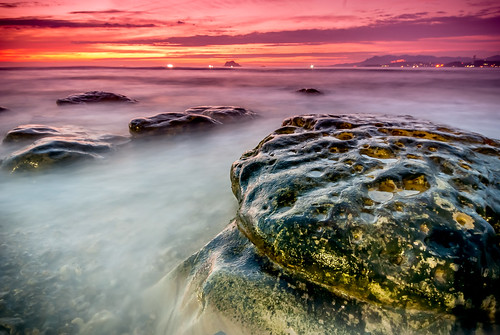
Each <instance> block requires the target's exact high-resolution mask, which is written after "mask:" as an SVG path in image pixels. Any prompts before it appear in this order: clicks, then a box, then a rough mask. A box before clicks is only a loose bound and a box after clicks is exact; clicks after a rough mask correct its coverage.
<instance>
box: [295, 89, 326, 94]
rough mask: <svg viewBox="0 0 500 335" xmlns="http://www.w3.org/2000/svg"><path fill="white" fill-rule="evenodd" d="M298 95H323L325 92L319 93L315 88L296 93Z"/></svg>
mask: <svg viewBox="0 0 500 335" xmlns="http://www.w3.org/2000/svg"><path fill="white" fill-rule="evenodd" d="M296 92H297V93H301V94H306V95H322V94H323V92H321V91H318V90H317V89H315V88H301V89H300V90H297V91H296Z"/></svg>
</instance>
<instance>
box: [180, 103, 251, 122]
mask: <svg viewBox="0 0 500 335" xmlns="http://www.w3.org/2000/svg"><path fill="white" fill-rule="evenodd" d="M185 113H188V114H200V115H205V116H209V117H211V118H212V119H215V120H217V121H219V122H221V123H229V122H234V121H240V120H242V119H247V118H254V117H256V116H257V114H256V113H255V112H252V111H251V110H248V109H246V108H242V107H236V106H199V107H192V108H189V109H187V110H186V111H185Z"/></svg>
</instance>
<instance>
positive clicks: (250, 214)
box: [231, 115, 500, 318]
mask: <svg viewBox="0 0 500 335" xmlns="http://www.w3.org/2000/svg"><path fill="white" fill-rule="evenodd" d="M499 147H500V144H499V143H498V142H496V141H493V140H490V139H487V138H484V137H482V136H479V135H476V134H469V133H465V132H460V131H457V130H451V129H447V128H444V127H439V126H435V125H433V124H431V123H429V122H421V121H416V120H413V119H411V118H409V117H408V118H406V119H397V118H396V119H392V118H385V117H380V116H335V115H304V116H297V117H293V118H290V119H287V120H285V121H284V123H283V127H282V128H280V129H278V130H276V131H275V132H274V133H273V134H271V135H269V136H268V137H266V138H265V139H264V140H263V141H262V142H261V143H260V144H259V145H258V147H257V148H255V149H254V150H252V151H250V152H248V153H246V154H245V155H243V156H242V158H241V159H240V160H239V161H237V162H235V163H234V165H233V167H232V173H231V179H232V187H233V192H234V193H235V195H236V197H237V198H238V201H239V204H240V208H239V211H238V225H239V228H240V229H241V230H242V231H243V232H244V234H245V235H246V236H248V238H249V239H250V240H251V241H252V242H253V243H254V244H255V245H256V246H257V247H258V248H259V250H261V251H262V252H263V253H265V254H266V255H267V256H268V257H270V258H271V259H272V260H274V261H275V262H277V263H278V264H280V265H281V266H283V267H284V268H286V269H289V270H290V271H293V272H294V273H296V274H297V275H299V276H301V277H303V278H305V279H307V280H308V281H311V282H315V283H318V284H320V285H323V286H325V287H328V288H329V289H330V290H331V291H332V292H337V293H339V294H345V295H347V296H350V297H355V298H357V299H360V300H363V301H370V302H373V303H376V304H382V305H385V306H392V307H404V308H411V309H420V310H435V311H441V312H442V311H445V312H458V311H460V310H462V309H484V310H485V311H484V313H486V314H487V315H488V316H491V317H492V318H496V316H495V314H496V313H497V310H496V309H495V306H496V303H495V301H496V299H497V298H500V294H499V293H500V280H499V276H500V248H499V243H498V241H499V238H498V236H496V235H495V229H497V230H498V229H499V228H500V225H499V218H500V160H499V157H500V150H499ZM494 227H495V229H494ZM491 309H493V310H491ZM488 313H491V315H490V314H488Z"/></svg>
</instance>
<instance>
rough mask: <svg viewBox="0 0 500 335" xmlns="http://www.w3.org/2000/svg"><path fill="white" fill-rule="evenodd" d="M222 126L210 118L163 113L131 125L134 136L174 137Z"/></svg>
mask: <svg viewBox="0 0 500 335" xmlns="http://www.w3.org/2000/svg"><path fill="white" fill-rule="evenodd" d="M218 124H221V123H220V122H219V121H216V120H214V119H212V118H211V117H209V116H204V115H199V114H188V113H162V114H158V115H155V116H152V117H147V118H137V119H133V120H132V121H130V123H129V125H128V126H129V130H130V133H131V134H132V135H136V136H137V135H144V134H148V135H174V134H179V133H183V132H186V131H189V130H195V129H200V128H210V127H213V126H216V125H218Z"/></svg>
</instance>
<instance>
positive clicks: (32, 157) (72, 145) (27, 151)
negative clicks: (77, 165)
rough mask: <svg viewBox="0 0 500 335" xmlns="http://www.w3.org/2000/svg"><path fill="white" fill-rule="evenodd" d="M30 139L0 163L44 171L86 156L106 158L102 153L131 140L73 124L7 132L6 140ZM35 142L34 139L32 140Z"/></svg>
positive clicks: (13, 168)
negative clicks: (93, 131)
mask: <svg viewBox="0 0 500 335" xmlns="http://www.w3.org/2000/svg"><path fill="white" fill-rule="evenodd" d="M26 141H28V142H30V144H29V145H27V146H25V147H23V148H21V149H19V150H17V151H14V152H13V153H11V154H10V155H9V156H7V157H6V158H4V159H3V160H2V162H1V167H2V169H4V170H7V171H10V172H22V171H31V170H43V169H46V168H49V167H52V166H62V165H67V164H69V163H73V162H76V161H82V160H86V159H96V158H103V157H104V156H103V154H105V153H106V152H109V151H111V150H113V149H114V148H115V147H116V146H119V145H122V144H124V143H127V142H128V141H129V139H128V138H126V137H123V136H116V135H99V134H91V133H88V132H85V131H84V130H83V129H81V128H78V127H72V126H65V127H51V126H44V125H23V126H19V127H17V128H15V129H13V130H11V131H10V132H8V133H7V135H6V137H5V138H4V143H13V142H15V143H17V142H26ZM33 141H34V142H33Z"/></svg>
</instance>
